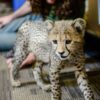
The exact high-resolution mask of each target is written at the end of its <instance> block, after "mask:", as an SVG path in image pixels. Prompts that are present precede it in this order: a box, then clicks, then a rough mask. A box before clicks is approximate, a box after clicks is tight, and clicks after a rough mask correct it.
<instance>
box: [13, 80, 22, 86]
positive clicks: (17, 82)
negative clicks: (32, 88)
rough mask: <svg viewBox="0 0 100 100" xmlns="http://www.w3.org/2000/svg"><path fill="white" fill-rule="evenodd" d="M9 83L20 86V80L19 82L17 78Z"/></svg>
mask: <svg viewBox="0 0 100 100" xmlns="http://www.w3.org/2000/svg"><path fill="white" fill-rule="evenodd" d="M11 85H12V86H13V87H19V86H21V82H20V81H19V80H16V81H12V82H11Z"/></svg>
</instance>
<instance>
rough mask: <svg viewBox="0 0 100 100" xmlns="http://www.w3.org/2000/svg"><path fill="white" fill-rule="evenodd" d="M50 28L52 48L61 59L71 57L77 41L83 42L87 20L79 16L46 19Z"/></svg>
mask: <svg viewBox="0 0 100 100" xmlns="http://www.w3.org/2000/svg"><path fill="white" fill-rule="evenodd" d="M46 23H48V24H47V28H48V30H49V40H50V42H51V43H52V49H53V50H54V52H55V54H56V55H57V56H58V57H59V58H60V59H61V60H66V59H69V58H70V54H71V52H73V50H74V49H73V48H75V46H74V44H75V43H82V42H83V37H84V31H85V27H86V22H85V20H83V19H81V18H77V19H75V20H62V21H56V22H52V21H46Z"/></svg>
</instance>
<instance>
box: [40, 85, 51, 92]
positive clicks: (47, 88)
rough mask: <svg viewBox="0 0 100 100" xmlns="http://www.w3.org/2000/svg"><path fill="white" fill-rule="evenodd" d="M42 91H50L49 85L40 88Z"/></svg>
mask: <svg viewBox="0 0 100 100" xmlns="http://www.w3.org/2000/svg"><path fill="white" fill-rule="evenodd" d="M42 90H44V91H47V92H48V91H51V85H50V84H48V85H44V86H43V87H42Z"/></svg>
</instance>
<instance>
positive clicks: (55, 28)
mask: <svg viewBox="0 0 100 100" xmlns="http://www.w3.org/2000/svg"><path fill="white" fill-rule="evenodd" d="M85 26H86V24H85V21H84V20H83V19H81V18H78V19H75V20H66V21H57V22H52V21H46V22H30V21H28V22H25V23H24V24H23V25H22V26H21V28H20V29H19V33H18V36H17V41H16V51H15V55H14V59H13V68H12V69H11V73H10V75H11V82H12V85H13V86H20V85H21V83H20V82H19V81H18V80H16V75H17V74H18V70H19V68H20V67H19V66H20V65H21V63H22V61H23V60H24V59H25V58H26V56H27V55H28V54H29V53H30V52H33V54H35V56H36V63H35V67H34V69H33V74H34V78H35V80H36V82H37V84H38V85H39V86H40V87H41V88H42V89H43V90H48V89H51V92H52V93H51V96H52V98H51V99H52V100H61V86H60V78H59V77H60V71H61V69H62V66H65V67H67V68H68V69H71V70H73V71H74V72H75V76H76V79H77V82H78V85H79V87H80V89H81V91H82V92H83V94H84V98H85V100H94V96H93V92H92V89H91V87H90V84H89V82H88V78H87V75H86V73H85V70H84V64H85V57H84V51H83V45H84V31H85ZM43 64H48V65H49V68H50V71H49V76H50V83H51V84H45V83H44V82H43V80H42V66H43Z"/></svg>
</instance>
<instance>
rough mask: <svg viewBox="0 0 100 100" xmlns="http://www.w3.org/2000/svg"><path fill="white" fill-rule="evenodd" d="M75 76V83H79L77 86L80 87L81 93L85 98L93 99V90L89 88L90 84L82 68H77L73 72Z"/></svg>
mask: <svg viewBox="0 0 100 100" xmlns="http://www.w3.org/2000/svg"><path fill="white" fill-rule="evenodd" d="M75 76H76V79H77V83H78V85H79V88H80V89H81V91H82V93H83V94H84V98H85V100H95V99H94V95H93V91H92V89H91V86H90V84H89V82H88V79H87V75H86V73H85V71H84V70H79V71H78V70H77V71H76V72H75Z"/></svg>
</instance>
